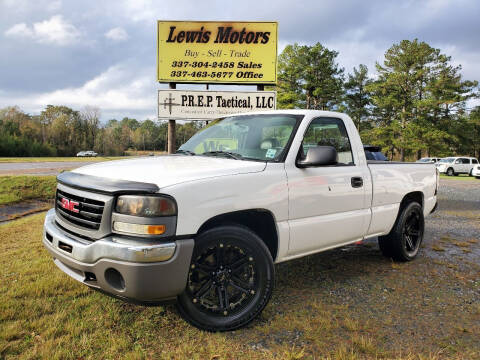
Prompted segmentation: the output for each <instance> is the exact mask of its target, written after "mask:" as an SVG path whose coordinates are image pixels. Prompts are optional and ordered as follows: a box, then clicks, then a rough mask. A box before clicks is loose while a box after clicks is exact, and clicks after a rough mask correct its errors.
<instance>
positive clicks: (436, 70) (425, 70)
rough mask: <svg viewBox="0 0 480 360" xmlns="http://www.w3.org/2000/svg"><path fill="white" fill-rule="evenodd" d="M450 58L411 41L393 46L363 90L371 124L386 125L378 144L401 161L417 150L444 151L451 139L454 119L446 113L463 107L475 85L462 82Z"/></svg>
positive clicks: (451, 141)
mask: <svg viewBox="0 0 480 360" xmlns="http://www.w3.org/2000/svg"><path fill="white" fill-rule="evenodd" d="M450 60H451V58H450V57H448V56H446V55H444V54H441V53H440V49H435V48H432V47H431V46H430V45H428V44H427V43H425V42H419V41H418V40H417V39H415V40H413V41H409V40H402V41H401V42H400V43H399V44H394V45H393V46H392V47H391V48H390V49H388V50H387V52H386V53H385V60H384V62H383V65H380V64H379V63H377V64H376V68H377V72H378V79H377V81H375V82H373V83H372V84H370V85H369V86H367V90H369V91H371V93H372V100H373V103H374V105H375V107H376V109H375V112H374V114H375V116H377V119H376V123H377V125H381V126H388V127H390V131H386V132H385V133H388V134H389V135H390V136H392V138H390V139H388V141H385V140H383V141H382V142H388V143H391V145H392V151H393V150H398V152H399V153H400V159H401V160H402V161H404V160H405V156H406V155H407V154H412V153H417V157H420V156H421V152H422V150H425V151H426V152H427V154H429V153H430V152H431V151H432V150H434V151H436V152H447V151H448V147H449V144H450V145H451V144H452V143H454V142H455V141H456V140H455V136H452V133H451V131H449V130H450V127H452V125H453V122H454V121H455V119H456V117H455V116H454V115H457V114H454V113H452V110H453V109H455V110H459V109H461V108H463V107H464V103H465V101H466V100H467V99H468V98H469V97H471V96H474V93H475V92H474V89H475V87H476V86H477V85H478V84H477V83H476V82H470V81H462V79H461V76H460V74H459V71H460V69H461V68H460V67H454V66H452V65H450V64H449V62H450ZM443 108H446V109H448V110H446V111H442V109H443ZM377 133H378V131H377Z"/></svg>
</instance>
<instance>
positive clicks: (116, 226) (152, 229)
mask: <svg viewBox="0 0 480 360" xmlns="http://www.w3.org/2000/svg"><path fill="white" fill-rule="evenodd" d="M166 229H167V227H166V226H165V225H142V224H131V223H126V222H121V221H115V222H114V223H113V230H115V231H119V232H123V233H130V234H138V235H162V234H163V233H165V230H166Z"/></svg>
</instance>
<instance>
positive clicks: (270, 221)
mask: <svg viewBox="0 0 480 360" xmlns="http://www.w3.org/2000/svg"><path fill="white" fill-rule="evenodd" d="M232 224H236V225H243V226H245V227H247V228H249V229H250V230H251V231H253V232H254V233H256V234H257V235H258V236H259V237H260V238H261V239H262V241H263V242H264V243H265V245H267V247H268V250H270V254H271V255H272V259H273V260H274V261H275V258H276V257H277V251H278V234H277V228H276V226H275V218H274V217H273V214H272V213H271V212H270V211H268V210H264V209H252V210H242V211H235V212H231V213H227V214H222V215H217V216H215V217H213V218H211V219H209V220H207V221H206V222H205V223H203V225H202V226H201V227H200V229H199V230H198V232H197V234H200V233H202V232H205V231H207V230H209V229H212V228H214V227H217V226H222V225H232Z"/></svg>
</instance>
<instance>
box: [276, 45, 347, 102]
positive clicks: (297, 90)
mask: <svg viewBox="0 0 480 360" xmlns="http://www.w3.org/2000/svg"><path fill="white" fill-rule="evenodd" d="M337 55H338V52H336V51H333V50H329V49H327V48H326V47H324V46H323V45H321V44H320V43H317V44H315V45H313V46H306V45H302V46H301V45H298V44H294V45H287V46H286V47H285V49H284V50H283V51H282V53H281V54H280V55H279V57H278V87H277V90H278V99H277V101H278V107H279V108H282V109H294V108H299V107H305V108H307V109H319V110H330V109H335V108H336V107H337V106H338V105H339V104H340V102H341V98H342V95H343V69H341V68H339V67H338V64H337V63H336V62H335V60H336V57H337Z"/></svg>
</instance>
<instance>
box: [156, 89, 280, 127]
mask: <svg viewBox="0 0 480 360" xmlns="http://www.w3.org/2000/svg"><path fill="white" fill-rule="evenodd" d="M276 101H277V99H276V92H275V91H241V92H240V91H193V90H159V91H158V118H159V119H171V120H211V119H216V118H219V117H224V116H227V115H230V114H236V113H243V112H250V111H259V110H275V108H276Z"/></svg>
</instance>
